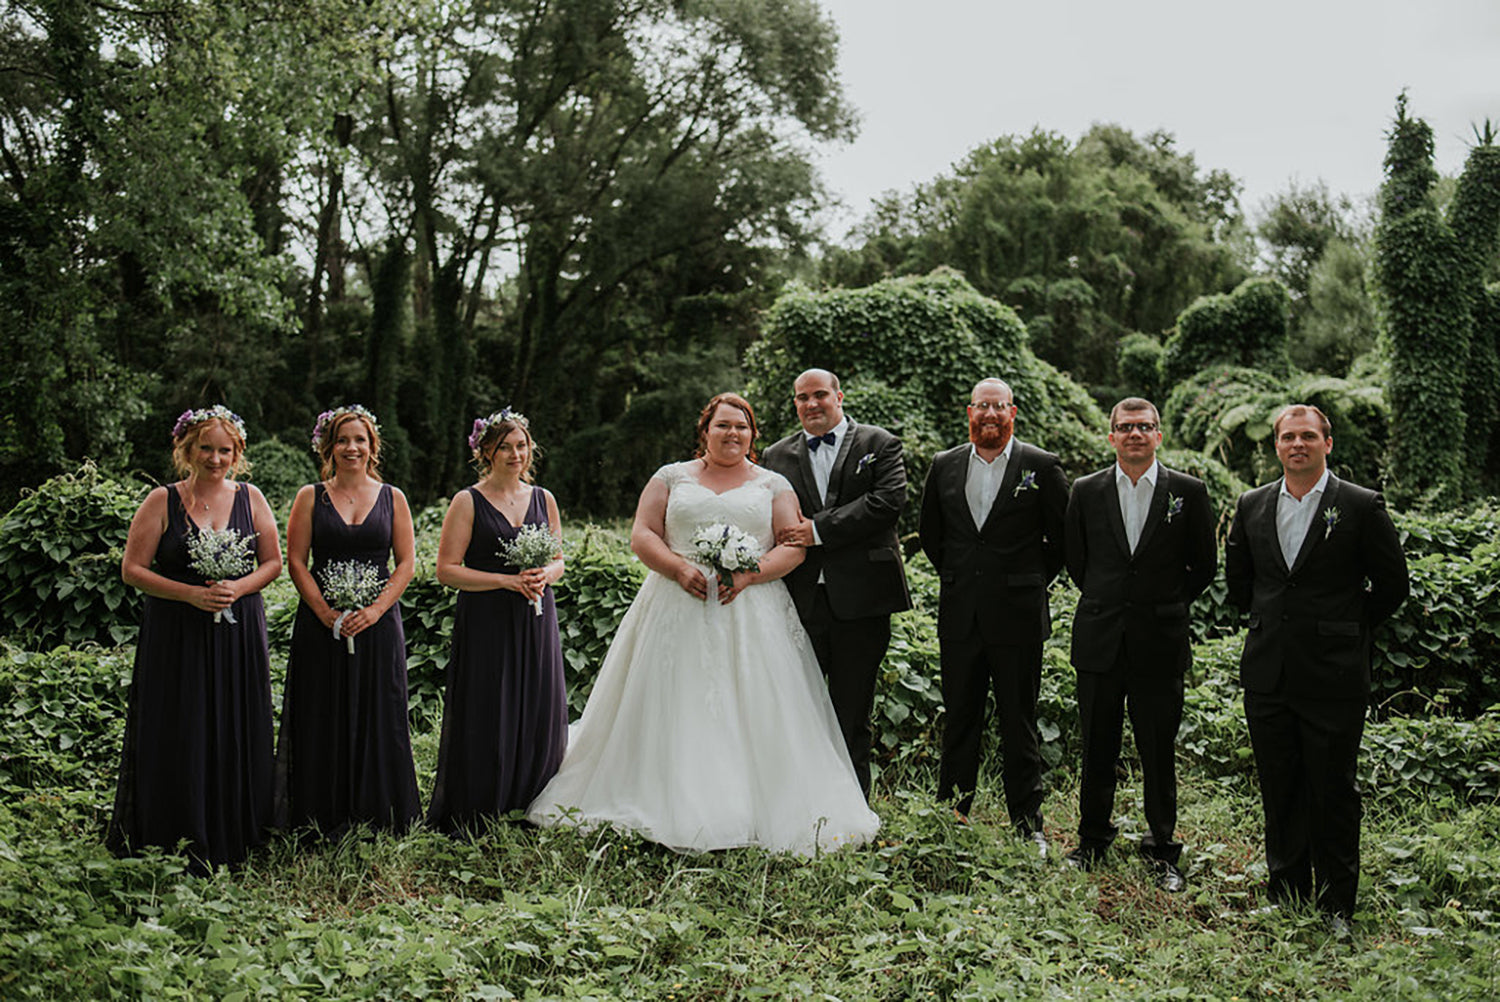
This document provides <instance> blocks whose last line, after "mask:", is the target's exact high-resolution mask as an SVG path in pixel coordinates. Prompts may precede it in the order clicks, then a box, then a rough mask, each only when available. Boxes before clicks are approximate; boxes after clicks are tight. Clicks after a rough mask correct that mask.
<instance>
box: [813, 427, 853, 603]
mask: <svg viewBox="0 0 1500 1002" xmlns="http://www.w3.org/2000/svg"><path fill="white" fill-rule="evenodd" d="M828 430H829V431H830V432H832V433H833V441H832V442H824V443H822V444H821V445H819V446H818V448H817V451H813V450H812V449H808V450H807V461H808V462H810V463H811V464H812V471H813V485H814V486H815V487H817V488H818V500H819V501H822V502H823V503H824V504H827V503H828V481H829V479H830V478H831V477H832V476H833V464H834V461H835V460H837V459H838V458H839V449H840V448H841V447H842V446H843V444H844V436H845V435H847V434H848V433H849V419H848V418H840V419H839V423H838V424H836V425H834V426H833V427H832V428H830V429H828ZM802 436H803V438H804V440H805V439H809V438H812V437H813V436H812V435H809V434H808V433H807V431H806V430H805V429H804V430H803V432H802ZM812 531H813V545H814V546H822V545H823V537H821V536H819V535H818V523H817V522H814V523H813V527H812ZM818 580H819V581H820V582H821V581H822V580H823V575H822V574H821V573H820V574H819V575H818Z"/></svg>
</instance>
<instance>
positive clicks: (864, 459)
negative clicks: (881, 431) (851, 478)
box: [854, 452, 875, 477]
mask: <svg viewBox="0 0 1500 1002" xmlns="http://www.w3.org/2000/svg"><path fill="white" fill-rule="evenodd" d="M873 462H875V453H873V452H867V453H865V454H864V455H863V456H860V457H859V463H858V465H856V466H855V467H854V475H855V476H856V477H857V476H859V475H860V474H861V473H863V472H865V467H866V466H869V465H870V464H871V463H873Z"/></svg>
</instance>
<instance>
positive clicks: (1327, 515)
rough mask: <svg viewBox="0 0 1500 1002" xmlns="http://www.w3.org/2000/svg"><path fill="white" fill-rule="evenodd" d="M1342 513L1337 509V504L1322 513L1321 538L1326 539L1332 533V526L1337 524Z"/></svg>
mask: <svg viewBox="0 0 1500 1002" xmlns="http://www.w3.org/2000/svg"><path fill="white" fill-rule="evenodd" d="M1342 517H1343V513H1342V512H1341V511H1339V507H1338V505H1334V506H1333V507H1332V508H1329V509H1328V510H1327V511H1325V512H1324V513H1323V538H1324V539H1327V538H1328V537H1329V536H1330V535H1331V534H1332V533H1333V527H1334V526H1336V525H1338V524H1339V519H1340V518H1342Z"/></svg>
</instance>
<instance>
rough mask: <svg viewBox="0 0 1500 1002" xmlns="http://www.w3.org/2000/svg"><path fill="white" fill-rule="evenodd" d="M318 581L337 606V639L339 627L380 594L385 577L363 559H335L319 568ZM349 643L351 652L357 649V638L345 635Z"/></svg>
mask: <svg viewBox="0 0 1500 1002" xmlns="http://www.w3.org/2000/svg"><path fill="white" fill-rule="evenodd" d="M318 584H319V586H321V588H322V589H323V598H324V600H325V601H326V602H327V603H328V605H329V606H330V607H331V608H333V609H337V610H338V612H339V616H338V618H337V619H335V620H334V621H333V639H335V640H337V639H338V638H339V627H341V626H343V625H344V620H345V618H347V617H348V616H350V615H352V614H353V613H354V612H355V611H356V610H358V609H363V608H364V607H365V606H367V605H369V604H370V603H371V602H373V601H375V600H376V599H377V598H379V597H380V589H382V588H384V587H385V580H384V579H383V578H382V577H381V576H380V568H378V567H376V566H375V565H374V564H367V563H365V562H364V561H362V560H335V561H332V562H331V563H327V564H324V565H323V566H322V567H320V568H318ZM344 639H345V640H346V641H348V643H349V653H350V654H353V653H354V638H353V637H345V638H344Z"/></svg>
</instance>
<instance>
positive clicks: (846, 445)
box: [804, 421, 858, 504]
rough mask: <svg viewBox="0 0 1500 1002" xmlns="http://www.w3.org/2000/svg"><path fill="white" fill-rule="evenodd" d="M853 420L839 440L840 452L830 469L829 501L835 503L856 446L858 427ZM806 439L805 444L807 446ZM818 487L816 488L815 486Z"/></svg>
mask: <svg viewBox="0 0 1500 1002" xmlns="http://www.w3.org/2000/svg"><path fill="white" fill-rule="evenodd" d="M857 427H858V425H856V424H855V423H854V422H853V421H850V422H849V426H848V427H847V428H845V429H844V437H843V439H842V440H841V441H840V442H839V454H838V455H837V456H835V457H833V469H831V470H829V471H828V503H829V504H833V503H834V501H835V500H836V499H837V498H838V496H839V488H840V487H842V486H843V483H844V463H845V462H846V461H847V460H848V459H849V453H850V451H851V450H852V449H853V448H854V430H855V428H857ZM805 444H806V443H805V441H804V446H805ZM814 489H816V488H814Z"/></svg>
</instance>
